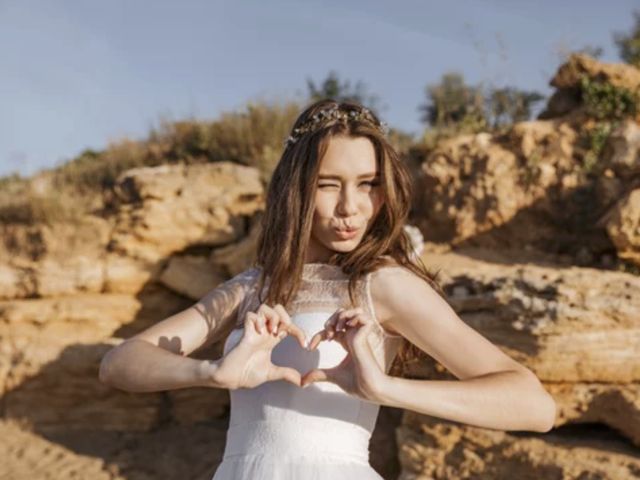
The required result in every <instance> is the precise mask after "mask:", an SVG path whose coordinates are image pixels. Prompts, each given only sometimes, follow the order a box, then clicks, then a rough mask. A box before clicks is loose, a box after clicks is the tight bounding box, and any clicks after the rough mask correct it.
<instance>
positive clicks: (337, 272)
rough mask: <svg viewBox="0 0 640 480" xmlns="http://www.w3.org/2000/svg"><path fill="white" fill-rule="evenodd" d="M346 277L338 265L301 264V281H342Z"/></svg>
mask: <svg viewBox="0 0 640 480" xmlns="http://www.w3.org/2000/svg"><path fill="white" fill-rule="evenodd" d="M346 278H348V276H347V275H346V274H345V273H344V272H343V271H342V267H340V266H339V265H331V264H329V263H320V262H311V263H303V264H302V279H303V280H344V279H346Z"/></svg>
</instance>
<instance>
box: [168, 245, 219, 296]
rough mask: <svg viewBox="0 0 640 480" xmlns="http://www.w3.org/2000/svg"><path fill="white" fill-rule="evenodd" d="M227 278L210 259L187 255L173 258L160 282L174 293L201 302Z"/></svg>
mask: <svg viewBox="0 0 640 480" xmlns="http://www.w3.org/2000/svg"><path fill="white" fill-rule="evenodd" d="M227 278H228V277H227V276H226V275H223V274H222V273H220V272H219V271H217V270H216V269H215V268H214V266H213V264H212V262H210V261H209V260H208V259H206V258H203V257H199V256H195V255H185V256H180V257H172V258H171V259H170V260H169V264H168V266H167V268H166V269H165V270H164V271H163V272H162V274H161V275H160V278H159V281H160V282H161V283H162V284H163V285H165V286H166V287H167V288H170V289H171V290H173V291H174V292H177V293H179V294H181V295H184V296H186V297H189V298H191V299H192V300H199V299H201V298H202V297H204V296H205V294H206V293H207V292H209V291H210V290H212V289H213V288H215V287H216V286H217V285H219V284H221V283H222V282H224V281H225V280H226V279H227Z"/></svg>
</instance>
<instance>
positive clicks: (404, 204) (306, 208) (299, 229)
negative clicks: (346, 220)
mask: <svg viewBox="0 0 640 480" xmlns="http://www.w3.org/2000/svg"><path fill="white" fill-rule="evenodd" d="M331 107H337V108H338V109H339V110H340V111H343V112H345V113H347V114H348V113H349V112H352V111H353V112H355V113H359V112H362V111H363V109H364V107H363V106H362V105H360V104H359V103H356V102H353V101H344V102H336V101H334V100H331V99H325V100H319V101H317V102H315V103H313V104H311V105H309V106H308V107H307V108H306V109H305V110H304V111H303V112H302V113H301V114H300V116H299V117H298V118H297V120H296V121H295V123H294V125H293V127H292V130H291V131H292V134H293V132H294V130H295V129H296V128H298V127H300V126H301V125H303V124H305V122H307V121H309V120H310V119H311V118H312V117H313V116H314V115H316V114H317V113H318V112H320V111H321V110H325V109H327V108H331ZM368 111H369V113H370V114H371V117H372V118H373V120H374V121H373V122H371V121H369V120H362V119H360V120H354V119H349V120H348V121H346V122H344V121H338V120H327V121H326V122H325V123H323V124H322V125H321V126H320V127H319V128H317V129H316V130H314V131H311V132H308V133H306V134H304V135H301V136H300V138H298V140H297V141H296V142H295V143H293V144H291V145H288V146H287V147H285V150H284V152H283V153H282V157H281V158H280V161H279V162H278V164H277V165H276V168H275V170H274V172H273V175H272V177H271V181H270V184H269V187H268V191H267V199H266V209H265V212H264V215H263V216H262V225H261V227H262V228H261V229H260V233H259V237H258V245H257V256H256V262H255V263H256V265H258V266H259V267H261V269H262V273H261V276H260V281H259V285H258V292H262V291H263V288H264V285H265V283H266V277H269V286H268V290H267V294H266V298H265V299H260V302H261V303H264V302H266V303H267V304H268V305H275V304H278V303H279V304H281V305H283V306H284V307H285V308H286V307H287V305H288V304H289V302H290V301H291V300H292V299H293V297H294V295H295V293H296V291H297V290H298V288H299V286H300V282H301V276H302V270H303V264H304V261H305V254H306V250H307V248H308V245H309V239H310V236H311V228H312V221H313V211H314V198H315V191H316V187H317V183H318V172H319V169H320V161H321V159H322V157H323V156H324V154H325V152H326V150H327V147H328V144H329V140H330V139H331V137H333V136H337V135H345V136H350V137H366V138H368V139H369V140H370V141H371V143H372V144H373V146H374V149H375V154H376V161H377V164H378V168H379V170H380V177H381V178H380V180H381V188H382V191H383V198H384V201H383V204H382V206H381V208H380V210H379V212H378V214H377V216H376V218H375V219H374V221H373V222H372V224H371V225H370V228H369V229H368V230H367V232H366V233H365V235H364V237H363V238H362V241H361V242H360V244H359V245H358V246H357V247H356V248H354V249H353V250H351V251H350V252H346V253H341V252H335V253H334V254H333V255H331V256H330V258H329V260H328V263H329V264H332V265H338V266H340V267H341V268H342V271H343V272H344V273H345V274H347V275H348V276H349V284H348V285H349V287H348V288H349V297H350V300H351V302H352V304H354V305H355V301H354V298H355V288H356V282H358V280H360V279H361V278H362V277H363V276H364V275H366V274H367V273H369V272H371V271H374V270H376V269H377V268H379V267H381V266H382V265H385V264H388V263H389V262H388V260H386V259H384V258H382V256H383V255H384V256H389V257H392V258H393V259H394V260H395V261H396V262H397V264H399V265H402V266H404V267H406V268H408V269H409V270H411V271H412V272H414V273H415V274H416V275H418V276H420V277H421V278H423V279H424V280H425V281H426V282H428V283H429V284H430V285H432V286H433V287H434V288H435V289H436V290H437V291H438V293H440V294H441V295H443V296H444V294H443V292H442V289H441V288H440V286H439V285H438V283H437V282H436V275H435V274H433V273H431V272H430V271H429V270H428V269H427V267H426V266H425V265H424V264H423V263H422V261H421V260H420V259H419V258H418V257H417V256H416V255H413V246H412V243H411V240H410V238H409V236H408V234H407V233H406V231H405V230H404V228H403V226H404V225H405V222H406V220H407V218H408V216H409V211H410V209H411V199H412V198H413V195H412V193H413V192H412V182H411V176H410V173H409V170H408V169H407V167H406V165H405V163H404V162H403V160H401V158H400V157H399V155H398V153H397V152H396V151H395V149H394V148H393V147H392V146H391V144H390V143H389V142H388V141H387V139H386V138H385V136H384V134H383V133H382V131H381V130H380V126H381V122H380V120H379V118H378V117H377V115H376V114H375V113H374V112H372V111H371V109H368ZM360 118H361V117H360ZM411 347H412V344H411V343H410V342H408V341H407V340H406V339H405V340H404V345H403V346H402V348H401V349H400V353H399V357H400V358H401V359H408V358H409V357H411V356H415V355H416V353H417V352H416V351H414V350H412V349H411Z"/></svg>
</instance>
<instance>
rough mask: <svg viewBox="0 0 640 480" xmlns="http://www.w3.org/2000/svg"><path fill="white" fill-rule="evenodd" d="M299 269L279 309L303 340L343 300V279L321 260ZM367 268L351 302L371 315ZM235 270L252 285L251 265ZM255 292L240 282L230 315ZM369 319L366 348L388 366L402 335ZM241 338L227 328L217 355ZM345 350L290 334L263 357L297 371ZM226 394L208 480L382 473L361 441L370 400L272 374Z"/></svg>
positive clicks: (367, 430) (366, 435)
mask: <svg viewBox="0 0 640 480" xmlns="http://www.w3.org/2000/svg"><path fill="white" fill-rule="evenodd" d="M303 268H304V271H303V275H302V286H301V288H300V290H299V291H298V293H297V295H296V297H295V299H294V301H293V302H292V305H291V306H290V308H289V309H288V310H287V312H288V313H289V315H290V316H291V319H292V321H293V322H294V323H295V324H296V325H298V326H299V327H300V328H301V329H302V330H303V331H304V332H305V333H306V335H307V339H310V338H311V337H312V335H313V334H315V333H317V332H318V331H320V330H321V329H322V328H323V327H324V323H325V321H326V320H327V319H328V318H329V316H330V315H331V314H332V313H333V312H335V311H336V310H337V309H338V308H340V307H349V306H350V301H349V296H348V289H347V284H348V277H347V276H346V275H345V274H344V273H343V272H342V270H341V269H340V268H339V267H337V266H333V265H328V264H324V263H307V264H305V265H304V267H303ZM372 274H373V275H375V274H377V272H373V273H372ZM372 274H369V275H367V276H366V277H365V278H364V279H363V280H362V281H360V282H359V283H358V289H357V292H356V298H357V299H358V300H357V301H356V304H357V305H358V306H362V307H363V308H365V309H366V310H365V311H368V313H369V314H370V315H371V316H372V317H373V318H374V319H375V312H374V311H373V305H372V302H371V295H370V291H369V285H370V276H371V275H372ZM240 275H241V276H242V278H244V279H246V281H248V282H255V283H257V277H258V275H259V270H258V269H257V268H254V269H250V270H247V271H245V272H243V273H242V274H240ZM256 291H257V287H256V286H255V285H253V286H252V287H251V288H248V293H247V298H246V301H243V304H242V305H241V306H240V307H239V309H238V318H242V319H243V318H244V313H245V312H246V311H255V309H256V308H257V307H258V306H259V301H258V299H257V292H256ZM377 325H378V329H377V330H376V335H375V337H374V339H373V340H372V341H371V346H372V347H373V349H374V352H375V354H376V358H377V359H378V361H379V363H380V365H381V366H382V368H383V369H384V371H385V372H388V371H389V367H390V366H391V362H392V361H393V358H394V356H395V354H396V352H397V349H398V347H399V346H400V343H401V340H402V337H401V336H398V335H392V334H390V333H388V332H386V331H385V330H384V329H383V328H382V327H381V326H380V325H379V324H377ZM241 337H242V330H241V329H235V330H232V331H231V333H230V335H229V336H228V337H227V339H226V341H225V344H224V353H225V354H226V352H228V351H229V350H230V349H231V348H232V347H233V346H234V345H236V344H237V342H238V341H239V340H240V338H241ZM346 353H347V352H346V351H345V350H344V348H343V347H342V346H341V345H340V344H339V343H338V342H335V341H324V342H321V343H320V344H319V345H318V347H317V348H316V349H315V350H314V351H307V350H305V349H304V348H302V347H301V346H300V344H299V343H298V341H297V339H295V337H293V336H287V337H285V338H284V339H283V340H282V341H281V342H280V343H279V344H278V345H277V346H276V347H275V348H274V350H273V353H272V357H271V358H272V361H273V363H274V364H276V365H283V366H288V367H293V368H295V369H296V370H298V371H299V372H300V373H301V374H304V373H306V372H308V371H309V370H311V369H313V368H316V367H317V368H329V367H333V366H335V365H337V364H339V363H340V362H341V361H342V359H343V358H344V357H345V355H346ZM229 393H230V398H231V413H230V420H229V429H228V431H227V437H226V446H225V450H224V456H223V459H222V462H221V464H220V465H219V466H218V469H217V470H216V473H215V475H214V476H213V480H326V479H331V480H354V479H358V480H374V479H375V480H380V479H382V477H381V476H380V475H379V474H378V473H377V472H376V471H375V470H374V469H373V468H372V467H371V466H370V464H369V440H370V437H371V433H372V432H373V429H374V426H375V423H376V419H377V416H378V411H379V408H380V406H379V405H378V404H375V403H371V402H367V401H363V400H361V399H359V398H357V397H354V396H352V395H349V394H348V393H346V392H345V391H344V390H342V389H341V388H340V387H338V386H337V385H335V384H333V383H330V382H316V383H312V384H310V385H309V386H307V387H305V388H301V387H297V386H295V385H293V384H291V383H289V382H286V381H284V380H279V381H273V382H267V383H263V384H262V385H259V386H258V387H256V388H251V389H244V388H243V389H237V390H232V391H230V392H229Z"/></svg>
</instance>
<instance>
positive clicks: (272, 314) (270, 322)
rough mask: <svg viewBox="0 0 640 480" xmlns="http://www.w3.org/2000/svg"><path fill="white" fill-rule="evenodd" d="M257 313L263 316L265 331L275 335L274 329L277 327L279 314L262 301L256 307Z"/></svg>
mask: <svg viewBox="0 0 640 480" xmlns="http://www.w3.org/2000/svg"><path fill="white" fill-rule="evenodd" d="M257 313H258V314H262V315H263V316H264V318H265V325H266V329H267V332H268V333H271V334H273V335H276V334H277V331H276V329H277V327H278V323H280V315H279V314H278V313H277V312H276V311H275V310H274V309H273V308H271V307H270V306H269V305H267V304H266V303H263V304H262V305H260V306H259V307H258V311H257Z"/></svg>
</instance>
